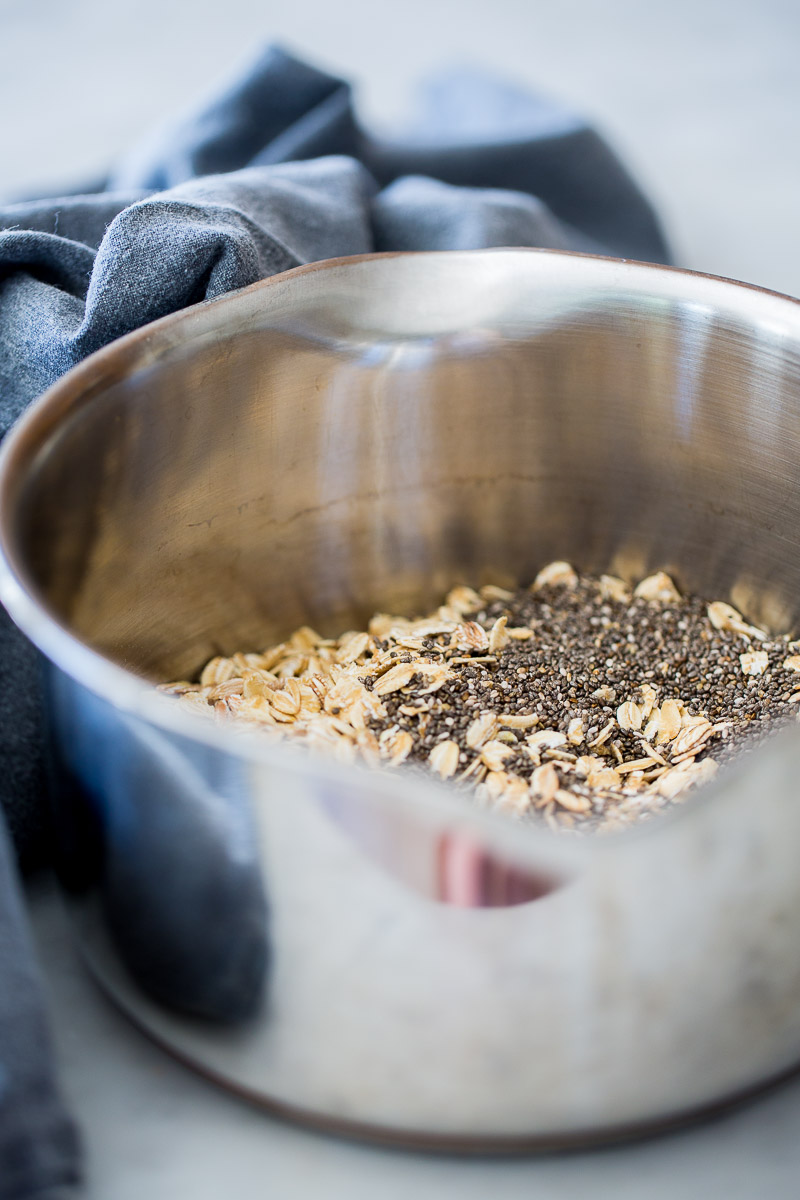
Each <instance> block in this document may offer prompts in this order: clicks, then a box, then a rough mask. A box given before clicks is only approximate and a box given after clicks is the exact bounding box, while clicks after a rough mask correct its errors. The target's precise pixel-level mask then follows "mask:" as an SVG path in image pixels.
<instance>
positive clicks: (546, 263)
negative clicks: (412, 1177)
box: [0, 250, 800, 1146]
mask: <svg viewBox="0 0 800 1200" xmlns="http://www.w3.org/2000/svg"><path fill="white" fill-rule="evenodd" d="M799 400H800V305H798V304H797V303H796V302H794V301H792V300H789V299H786V298H783V297H779V296H775V295H772V294H769V293H766V292H763V291H759V290H757V289H751V288H746V287H744V286H742V285H737V284H733V283H729V282H725V281H722V280H717V279H711V278H708V277H703V276H699V275H692V274H689V273H684V272H679V271H672V270H669V269H665V268H660V267H652V266H646V265H642V264H637V263H629V262H620V261H613V260H608V259H598V258H591V257H582V256H577V255H568V254H558V253H554V252H543V251H522V250H500V251H486V252H478V253H452V254H444V253H437V254H421V255H395V256H374V257H368V258H363V259H351V260H343V261H340V262H332V263H322V264H317V265H315V266H313V267H309V268H301V269H299V270H296V271H292V272H289V273H288V274H287V275H285V276H282V277H277V278H275V279H271V280H268V281H266V282H265V283H262V284H257V285H255V286H254V287H251V288H248V289H246V290H244V291H242V292H239V293H235V294H232V295H230V296H226V297H224V298H223V299H220V300H216V301H214V302H212V303H210V304H204V305H200V306H198V307H196V308H193V309H189V310H188V311H186V312H183V313H180V314H178V315H176V316H174V317H170V318H167V319H166V320H163V321H159V322H157V323H155V324H154V325H150V326H148V327H146V328H145V329H143V330H141V331H139V332H137V333H135V334H132V335H130V336H129V337H126V338H123V339H122V340H121V341H119V342H116V343H114V344H113V345H111V346H110V347H108V348H107V349H105V350H103V351H102V352H100V353H99V354H96V355H94V356H93V357H92V358H90V359H88V360H87V361H86V362H85V363H84V364H82V365H81V366H79V367H77V368H76V369H75V370H73V371H71V372H69V374H68V375H66V376H65V377H64V378H63V379H62V380H61V381H60V382H59V383H58V384H57V385H56V386H55V387H53V388H52V389H51V390H50V391H49V392H48V394H47V395H46V396H45V397H44V398H43V399H42V400H40V401H39V402H38V403H37V404H36V405H34V406H33V408H32V409H31V410H30V411H29V413H28V414H27V415H26V416H25V417H24V419H23V420H22V421H21V422H20V424H19V425H18V426H17V427H16V429H15V430H14V431H13V433H12V434H11V435H10V436H9V438H8V439H7V442H6V444H5V446H4V448H3V451H2V461H1V462H0V513H1V514H2V518H1V526H2V527H1V529H0V535H1V538H2V569H1V576H2V578H1V583H0V586H1V590H2V598H3V601H4V602H5V604H6V605H7V607H8V609H9V610H10V612H11V614H12V616H13V617H14V619H15V620H16V621H17V622H18V623H19V625H20V626H21V628H22V629H23V630H24V631H25V632H26V633H27V634H28V635H29V636H30V637H31V638H32V639H33V641H34V642H35V643H36V644H37V645H38V646H39V647H40V648H41V650H42V651H43V653H44V656H45V659H46V661H47V668H46V669H47V674H48V691H49V696H50V711H51V726H52V730H51V732H52V746H53V756H52V759H53V771H52V774H53V778H54V795H55V802H56V815H57V822H58V830H59V848H60V854H61V858H62V862H61V871H62V875H63V878H64V881H65V886H66V888H67V892H68V895H69V897H70V905H71V908H72V910H73V912H74V915H75V920H76V922H77V923H78V928H79V932H80V938H81V941H82V944H83V946H84V949H85V951H86V954H87V956H88V958H89V961H90V963H91V966H92V967H93V969H94V971H95V972H96V974H97V976H98V977H99V978H100V979H101V981H102V982H103V983H104V985H105V986H106V988H107V989H108V990H109V991H110V992H111V993H112V994H113V995H114V996H115V997H116V998H117V1000H118V1001H119V1002H120V1003H121V1004H122V1005H123V1006H124V1007H125V1008H126V1009H127V1010H128V1011H129V1012H130V1013H131V1014H132V1015H133V1016H134V1017H135V1019H136V1020H137V1021H139V1022H140V1023H141V1024H142V1025H143V1026H144V1027H146V1028H147V1029H148V1030H149V1031H150V1032H151V1033H152V1034H153V1035H154V1036H156V1037H157V1038H158V1039H160V1040H161V1041H162V1042H163V1043H165V1044H166V1045H168V1046H169V1047H170V1048H171V1049H172V1050H173V1051H175V1052H176V1053H178V1054H180V1055H181V1056H183V1057H184V1058H185V1059H186V1060H188V1061H190V1062H192V1063H194V1064H195V1065H197V1066H199V1067H201V1068H202V1069H204V1070H205V1071H206V1072H208V1073H210V1074H211V1075H213V1076H214V1077H215V1078H217V1079H219V1080H221V1081H223V1082H225V1083H227V1084H228V1085H230V1086H233V1087H236V1088H238V1089H239V1090H241V1091H243V1092H245V1093H246V1094H248V1095H250V1096H253V1097H255V1098H257V1099H260V1100H262V1101H263V1102H265V1103H268V1104H273V1105H276V1106H279V1107H280V1108H281V1109H282V1110H284V1111H289V1112H292V1113H294V1114H296V1115H298V1116H301V1117H303V1118H305V1119H309V1120H319V1121H326V1122H330V1123H333V1124H334V1125H336V1126H337V1127H339V1128H342V1129H349V1130H358V1131H362V1132H371V1133H373V1134H377V1135H380V1136H385V1137H394V1138H400V1139H405V1140H408V1141H413V1140H423V1141H428V1142H429V1143H431V1144H436V1145H464V1146H466V1145H476V1144H480V1145H497V1146H501V1145H508V1144H513V1143H515V1142H519V1143H523V1142H536V1141H538V1142H539V1143H542V1144H553V1143H560V1142H565V1141H566V1142H569V1141H575V1140H580V1139H585V1138H589V1137H604V1136H613V1135H616V1134H619V1133H620V1132H622V1131H625V1130H630V1129H635V1128H641V1127H643V1126H647V1125H652V1124H653V1123H656V1122H664V1121H670V1120H674V1119H677V1118H680V1117H683V1116H685V1115H686V1114H689V1113H692V1112H695V1111H697V1110H699V1109H702V1108H704V1107H707V1106H709V1105H711V1104H713V1103H715V1102H718V1101H720V1100H722V1099H724V1098H730V1097H732V1096H734V1095H738V1094H741V1093H742V1091H744V1090H746V1089H748V1088H750V1087H752V1086H754V1085H755V1084H757V1083H759V1082H762V1081H764V1080H766V1079H768V1078H770V1077H773V1076H775V1075H777V1074H779V1073H780V1072H782V1071H784V1070H785V1069H787V1068H788V1067H789V1066H790V1065H792V1064H794V1063H796V1062H797V1061H798V1060H800V870H798V866H797V858H798V848H800V803H798V800H799V799H800V797H798V784H797V780H798V768H799V767H800V743H799V742H798V738H797V737H796V736H794V734H793V733H787V734H786V735H784V736H783V737H782V738H781V739H779V740H778V741H777V742H775V743H774V744H770V745H769V746H767V747H765V748H763V749H762V750H760V751H758V752H756V753H754V754H753V755H752V756H750V758H749V759H748V760H746V761H744V762H743V763H742V764H741V765H740V766H739V767H738V768H737V770H736V771H734V772H729V773H728V774H726V775H723V776H722V777H721V778H720V780H719V782H718V783H717V784H716V785H714V786H711V787H709V788H708V789H707V790H705V791H704V792H703V793H702V794H701V795H698V796H696V797H695V798H693V799H691V800H690V801H687V802H686V804H685V805H684V806H683V807H682V808H680V809H679V810H676V811H675V812H674V813H673V814H672V815H666V816H664V817H662V818H659V819H656V820H653V821H651V822H650V823H649V824H644V825H642V826H640V827H638V828H636V829H633V830H631V831H629V832H625V833H623V834H619V835H615V836H609V837H606V838H601V839H596V840H592V839H591V838H583V839H579V838H563V837H562V838H558V837H555V836H553V835H551V834H549V833H547V832H546V831H543V830H541V829H539V828H536V827H534V826H533V825H524V824H521V823H513V822H509V821H507V820H503V819H502V818H500V817H493V816H491V815H489V814H486V813H482V812H480V811H478V810H477V809H473V808H472V807H471V806H470V805H469V804H467V803H466V802H465V801H464V800H463V799H462V798H461V797H460V796H458V795H454V794H451V793H450V792H449V791H448V790H447V788H445V787H444V786H443V785H442V786H439V785H436V784H434V783H428V782H423V781H421V780H420V779H418V778H415V777H414V776H413V775H412V776H408V775H404V774H403V773H402V772H399V773H397V774H390V773H385V774H380V773H374V772H370V771H367V770H357V769H349V768H343V767H339V766H337V765H335V764H329V763H327V762H321V761H316V760H312V759H310V758H307V757H305V756H304V755H302V754H301V753H299V752H297V751H293V750H291V749H289V748H283V747H273V746H272V745H271V744H266V743H265V742H264V741H261V740H259V739H258V737H257V735H252V734H246V735H242V736H236V735H232V734H230V733H228V734H226V733H225V731H224V730H221V729H218V728H216V727H214V726H213V725H212V724H211V723H206V722H204V721H203V720H202V718H200V717H196V716H194V715H192V714H191V713H187V712H185V711H184V710H183V708H182V707H181V706H180V705H178V704H177V703H176V702H174V701H171V700H169V699H168V698H165V697H163V696H159V695H157V694H156V693H155V692H154V690H153V689H152V688H151V687H150V686H149V684H148V683H147V682H146V681H147V680H163V679H168V678H180V677H185V676H187V675H190V674H191V673H192V672H193V671H195V670H197V669H198V668H199V666H200V665H201V664H202V663H203V662H204V661H205V660H206V659H207V658H209V657H210V656H211V655H212V654H215V653H220V652H222V653H224V652H232V651H233V650H235V649H237V648H255V647H259V646H262V645H264V644H266V643H267V642H269V641H271V640H273V639H277V638H279V637H280V636H281V635H283V634H285V633H287V632H288V631H289V630H291V629H293V628H295V627H296V626H297V625H299V624H301V623H304V622H305V623H308V624H310V625H313V626H316V627H318V628H319V629H320V630H322V631H323V632H333V631H335V632H340V631H342V630H343V629H345V628H348V627H357V626H358V624H359V623H360V622H362V621H363V620H364V619H365V618H366V617H367V616H369V614H371V613H372V612H373V611H374V610H376V609H384V610H388V611H393V612H408V613H412V612H418V611H420V610H425V609H427V608H429V607H431V606H433V605H434V604H436V603H437V602H438V601H439V599H440V597H441V595H442V593H443V592H444V591H445V590H446V589H447V588H448V587H449V586H450V585H452V584H453V583H455V582H457V581H465V582H470V583H473V584H474V583H480V582H483V581H486V580H492V581H494V582H500V583H510V582H513V581H515V580H519V581H521V582H527V581H528V580H530V579H531V578H532V576H533V575H534V574H535V572H536V571H537V569H538V568H539V567H541V566H542V564H543V563H545V562H547V561H549V560H551V559H554V558H566V559H569V560H571V561H572V562H573V563H575V564H576V565H578V566H579V567H581V568H585V569H588V570H596V571H599V570H607V569H611V570H614V571H616V572H617V573H621V574H626V575H635V574H643V573H645V572H646V571H647V570H648V569H650V568H661V567H663V568H666V569H668V570H670V571H672V572H673V573H674V575H675V577H676V579H677V580H678V581H679V583H680V584H682V585H683V586H684V587H686V588H689V589H692V590H696V591H698V592H700V593H701V594H705V595H707V596H708V597H710V598H713V599H731V600H732V601H733V602H734V603H735V604H737V606H738V607H740V608H741V609H743V611H744V612H745V613H746V615H747V616H748V617H749V618H750V619H752V620H755V621H758V622H760V623H765V624H767V625H769V626H771V627H772V628H773V629H775V630H776V631H781V630H784V629H787V628H789V627H791V626H792V625H794V624H795V623H796V621H797V618H798V612H799V610H800V534H799V533H798V531H799V530H800V488H798V486H797V482H798V470H799V469H800V403H799Z"/></svg>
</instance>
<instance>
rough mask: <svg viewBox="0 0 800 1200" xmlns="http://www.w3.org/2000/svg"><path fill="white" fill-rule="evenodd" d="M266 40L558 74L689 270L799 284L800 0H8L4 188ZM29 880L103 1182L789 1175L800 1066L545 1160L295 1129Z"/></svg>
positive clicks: (455, 1182)
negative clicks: (109, 984)
mask: <svg viewBox="0 0 800 1200" xmlns="http://www.w3.org/2000/svg"><path fill="white" fill-rule="evenodd" d="M268 39H277V40H280V41H282V42H283V43H285V44H287V45H288V46H289V47H290V48H292V49H295V50H296V51H297V52H299V53H301V54H306V55H307V56H309V57H310V58H312V59H313V60H314V61H316V62H318V63H320V65H323V66H326V67H328V68H330V69H332V70H334V71H340V72H341V73H342V74H344V75H347V76H348V77H350V78H352V79H354V80H355V81H356V82H357V83H358V85H359V102H360V107H361V110H362V112H363V113H364V114H365V116H367V117H369V118H370V119H372V120H377V121H379V122H389V121H391V120H392V119H394V118H396V117H398V116H399V115H400V114H401V113H402V111H403V107H404V104H405V103H406V101H407V98H408V95H409V92H410V90H411V85H412V83H413V80H414V79H415V78H417V77H419V76H420V75H423V74H425V73H426V72H429V71H432V70H434V69H435V68H436V66H437V65H439V64H441V63H442V62H452V61H464V60H465V59H466V60H469V61H472V62H477V63H483V64H486V65H488V66H490V67H492V68H494V69H496V70H498V71H503V72H505V73H506V74H507V75H509V77H511V78H512V79H515V80H517V81H519V82H521V83H526V82H527V83H529V84H530V85H531V86H536V87H539V88H540V89H543V90H548V91H551V92H554V93H556V94H558V95H560V96H561V97H563V98H565V99H567V100H569V101H570V102H572V103H573V104H574V105H575V106H576V107H577V108H579V109H582V110H583V111H585V112H586V113H587V114H588V115H589V116H590V117H592V118H593V119H594V120H595V121H596V123H597V124H598V126H599V127H600V128H601V129H602V130H603V131H604V132H605V133H606V135H607V136H608V137H609V139H610V140H611V141H612V143H613V144H614V145H615V146H616V147H617V149H618V150H619V152H620V153H621V154H622V156H623V157H624V158H625V160H626V162H627V163H628V164H629V165H630V167H631V168H632V170H633V171H634V173H635V174H636V175H637V177H638V178H639V180H640V182H641V183H642V185H643V186H644V188H645V189H646V190H647V192H648V193H649V194H650V196H651V197H652V199H653V201H654V202H655V204H656V205H657V207H658V209H659V211H660V212H661V213H662V215H663V218H664V220H665V224H666V226H667V230H668V233H669V235H670V237H671V240H672V243H673V245H674V247H675V255H676V260H677V261H678V263H679V264H680V265H685V266H691V267H694V268H696V269H700V270H707V271H711V272H714V273H717V274H722V275H728V276H732V277H734V278H740V279H745V280H749V281H751V282H755V283H760V284H763V285H765V286H768V287H773V288H776V289H778V290H782V291H786V292H790V293H792V294H795V295H800V236H798V233H797V213H798V212H800V154H799V153H798V150H797V147H798V144H800V137H798V133H800V130H799V129H798V126H800V70H798V66H797V59H798V46H799V45H800V4H798V3H797V0H761V3H760V4H759V5H755V4H754V3H752V0H671V2H670V3H669V4H647V3H642V2H641V0H606V3H604V4H599V3H596V2H595V0H559V3H555V4H548V5H545V4H535V3H532V2H531V0H493V3H491V4H487V3H484V2H483V0H403V3H402V4H396V5H391V6H389V5H376V4H375V3H374V0H348V3H347V4H346V5H344V6H342V5H338V6H337V5H331V4H325V3H323V2H322V0H296V2H295V3H294V4H292V5H284V6H280V8H278V6H272V5H260V4H256V3H255V0H226V3H225V5H223V6H219V5H218V4H213V3H212V2H211V0H193V3H192V4H191V5H188V4H186V5H184V4H173V5H168V4H164V3H163V2H161V0H140V2H139V3H138V4H137V5H135V6H132V5H130V4H126V5H123V4H120V3H118V2H115V0H72V3H70V4H69V5H66V4H61V3H58V0H24V2H23V0H0V45H2V49H3V56H2V57H3V69H2V71H0V106H1V107H2V111H3V112H4V114H6V118H5V120H4V121H3V122H2V124H0V194H6V195H7V194H9V193H12V192H14V193H18V194H25V193H35V192H48V191H51V190H52V188H53V186H54V183H60V184H64V185H69V184H72V183H73V182H76V181H78V180H80V179H82V178H91V177H92V176H101V175H102V173H103V171H104V169H105V167H106V166H107V164H108V163H109V162H110V161H112V160H113V158H114V156H115V154H116V153H117V152H118V151H119V150H120V149H121V148H123V147H126V146H127V145H129V144H130V142H131V141H132V140H133V139H134V138H135V137H136V136H138V135H139V134H140V133H142V132H144V131H145V130H146V129H147V128H148V127H149V126H151V125H152V123H153V122H154V121H157V120H158V119H159V118H160V117H161V116H162V115H163V114H168V113H172V112H174V111H175V109H176V107H177V108H181V107H185V106H188V105H191V104H192V103H193V102H194V101H196V100H197V99H198V98H199V97H200V96H202V95H203V93H204V92H205V91H206V90H207V89H208V87H209V86H210V85H213V84H215V83H217V82H219V81H220V80H221V79H223V78H224V77H225V76H226V75H227V74H229V73H231V72H232V71H233V70H234V69H235V67H236V65H237V64H238V63H239V62H241V61H242V60H243V59H245V58H247V57H248V56H249V55H250V54H251V53H252V52H253V51H254V49H255V48H256V47H257V45H259V44H260V43H261V42H263V41H265V40H268ZM99 99H101V100H102V102H101V103H100V102H98V100H99ZM10 114H13V119H12V117H11V115H10ZM30 900H31V912H32V918H33V923H34V929H35V934H36V937H37V940H38V943H39V947H40V951H41V958H42V962H43V965H44V968H45V973H46V976H47V980H48V984H49V988H50V993H51V1006H52V1012H53V1018H54V1025H55V1032H56V1038H57V1044H58V1049H59V1053H60V1059H61V1065H62V1073H63V1079H64V1087H65V1090H66V1092H67V1095H68V1097H69V1099H70V1101H71V1103H72V1105H73V1108H74V1110H75V1112H76V1114H77V1116H78V1118H79V1119H80V1121H81V1123H82V1125H83V1129H84V1134H85V1139H86V1143H87V1149H88V1159H89V1172H90V1186H89V1195H90V1196H91V1197H92V1200H181V1198H182V1197H189V1196H191V1197H192V1200H217V1198H218V1197H219V1198H221V1197H225V1198H227V1197H236V1200H250V1198H251V1197H253V1198H256V1197H259V1198H260V1197H264V1196H269V1197H274V1198H277V1200H284V1198H286V1200H293V1198H295V1197H297V1198H299V1200H316V1198H317V1197H320V1198H323V1197H324V1198H325V1200H337V1198H338V1197H348V1198H351V1197H352V1198H358V1197H362V1196H363V1197H367V1196H369V1197H373V1196H375V1197H380V1200H393V1198H394V1197H397V1198H398V1200H399V1198H400V1197H403V1198H406V1197H408V1196H412V1195H413V1196H416V1197H419V1198H420V1200H423V1198H426V1197H436V1200H447V1198H448V1197H451V1196H452V1197H454V1198H455V1197H458V1200H470V1198H471V1197H475V1198H476V1200H477V1198H478V1197H480V1198H481V1200H483V1197H484V1196H485V1195H486V1194H487V1193H489V1194H492V1195H496V1196H498V1197H503V1198H504V1200H505V1198H509V1200H512V1198H514V1197H517V1196H518V1197H520V1198H522V1197H525V1200H530V1198H533V1197H535V1198H536V1200H556V1198H557V1200H571V1198H572V1197H575V1198H576V1200H577V1198H578V1197H581V1198H584V1197H586V1196H589V1195H590V1196H591V1197H592V1198H593V1200H604V1198H605V1197H609V1198H610V1197H613V1198H614V1200H688V1198H692V1200H693V1198H695V1197H696V1198H697V1200H701V1198H702V1200H716V1198H717V1197H719V1198H720V1200H722V1198H724V1200H739V1198H741V1200H755V1198H759V1200H760V1198H761V1197H763V1196H770V1197H772V1198H775V1200H783V1198H784V1197H785V1198H787V1200H789V1198H793V1197H795V1196H797V1195H799V1194H800V1079H799V1080H795V1081H793V1082H791V1083H788V1084H784V1085H782V1086H781V1087H779V1088H776V1089H773V1090H772V1091H770V1092H768V1093H767V1094H765V1095H764V1096H762V1097H761V1098H760V1099H758V1100H755V1101H752V1102H750V1103H749V1104H747V1105H746V1106H744V1107H742V1108H740V1109H738V1110H736V1111H735V1112H733V1113H730V1114H728V1115H727V1116H725V1117H722V1118H718V1119H716V1120H714V1121H711V1122H706V1123H705V1124H702V1125H699V1126H697V1127H695V1128H693V1129H690V1130H687V1131H684V1132H682V1133H678V1134H672V1135H670V1136H668V1137H660V1138H655V1139H651V1140H650V1141H647V1142H642V1143H637V1144H632V1145H628V1146H621V1147H617V1148H613V1149H607V1150H603V1151H594V1152H591V1153H582V1154H572V1155H560V1156H558V1155H551V1156H545V1157H538V1158H535V1157H528V1158H520V1159H499V1160H490V1159H474V1160H459V1159H455V1158H452V1157H441V1158H439V1157H433V1156H424V1155H416V1154H408V1153H402V1152H390V1151H387V1150H380V1149H375V1148H370V1147H366V1146H359V1145H355V1144H350V1143H347V1142H344V1141H339V1140H337V1139H335V1138H332V1137H326V1136H322V1135H319V1134H313V1133H308V1132H306V1131H304V1130H301V1129H297V1128H294V1127H292V1126H289V1125H286V1124H283V1123H281V1122H279V1121H276V1120H274V1119H272V1118H269V1117H267V1116H265V1115H264V1114H263V1113H261V1112H259V1111H256V1110H254V1109H251V1108H250V1107H248V1106H247V1105H245V1104H244V1103H242V1102H239V1101H237V1100H235V1099H234V1098H232V1097H230V1096H227V1095H226V1094H224V1093H223V1092H221V1091H218V1090H217V1089H215V1088H214V1087H212V1086H211V1085H210V1084H207V1083H206V1082H204V1081H203V1080H202V1079H200V1078H198V1077H195V1076H194V1075H193V1074H191V1073H190V1072H189V1071H187V1070H186V1069H184V1068H183V1067H181V1066H179V1065H178V1064H176V1063H174V1062H173V1061H172V1060H171V1059H170V1058H168V1057H167V1056H166V1055H165V1054H163V1053H162V1052H161V1051H160V1050H158V1049H156V1048H155V1047H154V1046H152V1045H151V1044H150V1043H149V1042H148V1041H147V1040H146V1039H145V1038H144V1036H143V1035H141V1034H140V1033H138V1032H137V1031H136V1030H135V1029H134V1028H132V1027H131V1026H130V1025H129V1024H128V1023H127V1022H126V1021H125V1020H124V1019H123V1018H122V1017H121V1016H120V1015H119V1014H118V1013H117V1012H116V1011H115V1010H114V1009H113V1008H112V1007H111V1006H110V1005H109V1004H108V1003H107V1002H106V1001H105V1000H104V998H103V997H102V996H101V995H100V994H99V993H98V992H97V990H96V989H95V987H94V985H93V984H92V983H91V981H90V980H89V979H88V978H87V977H86V976H85V974H84V972H83V969H82V967H81V965H80V963H79V961H78V959H77V957H76V954H75V951H74V949H73V948H72V945H71V942H70V938H69V934H68V930H67V928H66V925H65V921H64V918H63V915H62V914H61V912H60V909H59V906H58V903H57V900H56V898H55V896H54V893H53V890H52V887H48V886H46V885H45V884H43V883H42V881H39V883H37V884H36V885H35V886H34V887H33V889H32V890H31V891H30Z"/></svg>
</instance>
